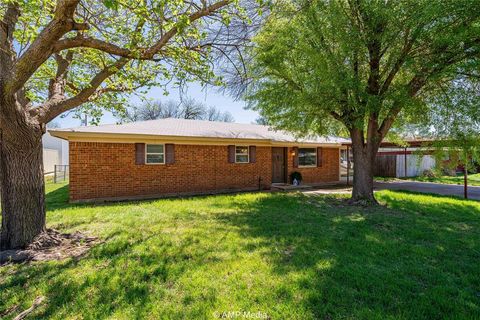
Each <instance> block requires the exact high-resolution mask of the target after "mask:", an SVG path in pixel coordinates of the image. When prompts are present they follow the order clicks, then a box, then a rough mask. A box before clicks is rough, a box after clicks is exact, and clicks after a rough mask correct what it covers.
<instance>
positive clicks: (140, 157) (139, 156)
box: [135, 143, 145, 164]
mask: <svg viewBox="0 0 480 320" xmlns="http://www.w3.org/2000/svg"><path fill="white" fill-rule="evenodd" d="M135 164H145V143H135Z"/></svg>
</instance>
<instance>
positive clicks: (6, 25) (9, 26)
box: [0, 3, 20, 61]
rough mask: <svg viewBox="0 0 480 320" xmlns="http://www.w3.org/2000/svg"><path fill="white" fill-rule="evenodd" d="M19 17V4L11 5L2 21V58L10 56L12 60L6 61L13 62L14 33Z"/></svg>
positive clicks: (0, 38)
mask: <svg viewBox="0 0 480 320" xmlns="http://www.w3.org/2000/svg"><path fill="white" fill-rule="evenodd" d="M19 17H20V9H19V7H18V3H10V4H9V5H8V8H7V10H6V11H5V14H4V16H3V18H2V20H1V21H0V56H4V55H7V56H10V59H5V60H9V61H12V60H13V59H12V58H11V57H12V56H14V51H13V31H14V30H15V25H16V24H17V21H18V18H19ZM2 60H4V59H2Z"/></svg>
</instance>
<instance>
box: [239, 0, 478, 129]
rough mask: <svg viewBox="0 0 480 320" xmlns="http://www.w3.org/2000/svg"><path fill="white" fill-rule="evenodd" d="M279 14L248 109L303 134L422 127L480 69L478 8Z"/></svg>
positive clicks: (396, 4) (439, 4) (282, 7)
mask: <svg viewBox="0 0 480 320" xmlns="http://www.w3.org/2000/svg"><path fill="white" fill-rule="evenodd" d="M272 10H273V11H272V14H271V16H270V17H269V18H268V20H267V23H266V24H265V25H264V26H263V27H262V29H261V31H260V32H259V34H258V35H257V36H256V37H255V39H254V41H255V44H256V45H255V48H254V49H253V52H252V54H251V56H252V60H251V61H252V62H251V64H250V70H251V77H252V78H253V79H255V80H254V85H253V86H252V87H251V88H250V91H249V92H248V94H247V99H249V101H250V103H251V105H253V108H255V109H256V110H258V111H259V112H260V113H261V114H262V115H263V116H265V117H267V118H268V120H271V122H272V123H273V124H275V125H276V126H278V127H281V128H284V129H289V130H293V131H297V132H299V133H301V134H309V133H336V132H338V131H339V127H338V125H341V126H343V127H344V128H345V129H347V130H350V129H352V128H358V129H361V130H363V131H364V132H367V127H368V126H369V125H370V126H372V127H371V128H372V129H373V132H378V130H379V129H378V128H379V127H381V125H382V123H387V124H388V122H389V121H397V123H399V124H407V123H411V122H418V120H419V118H421V117H425V116H426V115H428V112H426V111H427V110H428V108H429V103H428V100H429V99H430V97H431V96H432V95H438V94H440V92H441V88H443V89H442V90H444V89H445V88H448V87H449V86H451V84H452V80H453V79H455V78H456V77H457V75H458V74H459V73H472V70H478V67H479V59H480V36H479V34H480V33H479V30H478V28H479V25H480V3H479V2H478V1H467V0H465V1H460V2H457V1H454V0H447V1H441V0H433V1H407V0H403V1H364V0H362V1H342V0H335V1H285V2H279V3H278V4H277V5H276V6H275V7H274V8H273V9H272ZM467 70H468V71H467ZM371 119H374V121H373V122H372V121H369V120H371ZM335 123H337V124H335ZM388 127H389V125H387V126H386V128H388ZM386 131H388V130H386ZM384 133H385V132H381V133H378V134H379V135H381V136H383V135H384Z"/></svg>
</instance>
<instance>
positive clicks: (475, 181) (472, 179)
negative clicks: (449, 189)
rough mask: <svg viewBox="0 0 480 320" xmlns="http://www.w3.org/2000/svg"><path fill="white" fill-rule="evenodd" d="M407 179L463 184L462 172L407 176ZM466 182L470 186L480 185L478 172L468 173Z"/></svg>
mask: <svg viewBox="0 0 480 320" xmlns="http://www.w3.org/2000/svg"><path fill="white" fill-rule="evenodd" d="M407 180H413V181H422V182H436V183H446V184H461V185H463V174H460V175H457V176H455V177H453V176H441V177H435V178H430V177H424V176H420V177H413V178H408V179H407ZM468 184H469V185H471V186H480V173H476V174H471V175H469V176H468Z"/></svg>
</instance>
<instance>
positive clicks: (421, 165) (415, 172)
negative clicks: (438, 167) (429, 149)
mask: <svg viewBox="0 0 480 320" xmlns="http://www.w3.org/2000/svg"><path fill="white" fill-rule="evenodd" d="M418 157H419V156H418V155H414V154H408V155H407V177H415V176H420V175H422V174H423V171H425V170H431V169H433V168H434V167H435V159H434V158H433V157H432V156H429V155H425V156H422V157H421V160H420V162H419V158H418ZM402 177H405V155H397V178H402Z"/></svg>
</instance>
